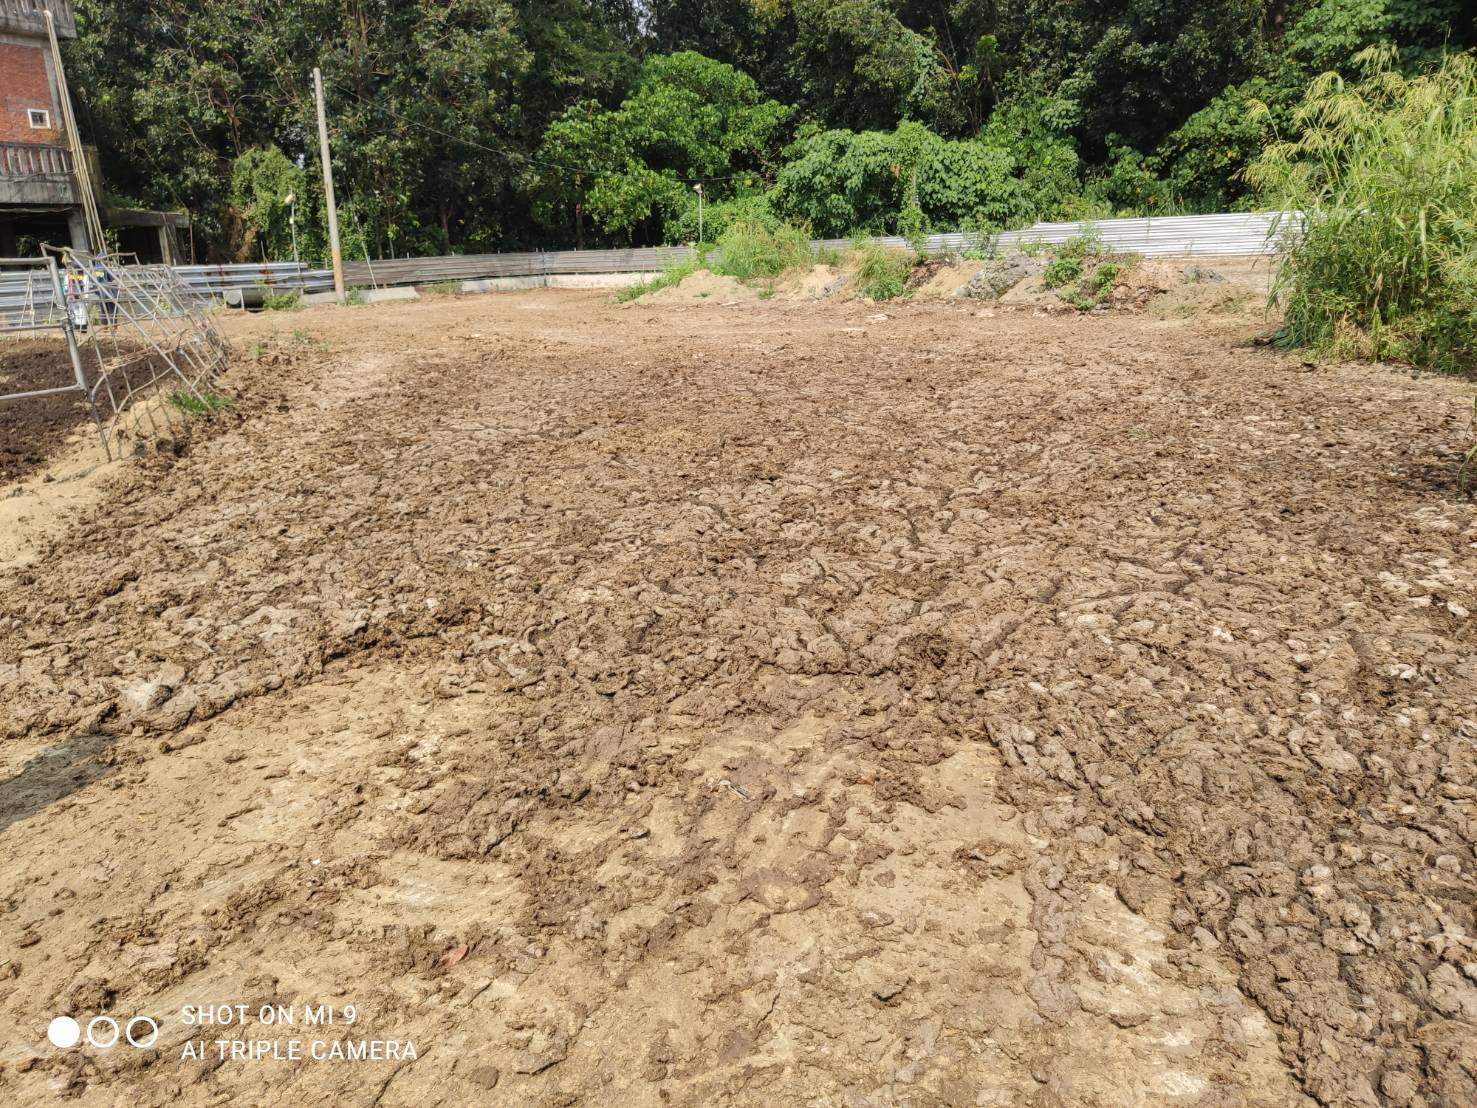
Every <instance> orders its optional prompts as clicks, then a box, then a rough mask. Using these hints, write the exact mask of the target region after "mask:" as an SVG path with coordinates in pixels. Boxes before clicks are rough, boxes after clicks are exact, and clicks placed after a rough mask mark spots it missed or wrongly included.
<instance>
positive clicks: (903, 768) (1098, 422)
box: [0, 291, 1477, 1108]
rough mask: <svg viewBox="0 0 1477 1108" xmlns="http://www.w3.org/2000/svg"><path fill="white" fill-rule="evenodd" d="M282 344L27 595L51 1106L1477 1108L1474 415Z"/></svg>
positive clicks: (594, 340)
mask: <svg viewBox="0 0 1477 1108" xmlns="http://www.w3.org/2000/svg"><path fill="white" fill-rule="evenodd" d="M230 326H231V331H232V338H233V341H234V343H235V345H236V349H237V351H238V355H239V363H238V365H237V367H236V368H235V369H233V371H232V374H231V378H230V380H229V381H228V382H227V389H228V391H231V392H233V393H234V394H235V395H236V396H237V397H238V403H237V404H236V406H235V407H233V408H232V409H231V410H230V411H228V412H226V413H223V414H221V415H217V416H213V417H210V419H209V420H208V421H207V423H206V424H205V425H204V426H203V427H202V429H201V434H200V435H198V436H197V437H196V439H195V440H194V441H193V442H192V444H191V445H190V448H189V449H188V450H187V451H186V452H185V453H184V454H183V455H182V456H180V457H177V458H176V457H173V456H169V455H165V456H158V457H151V458H149V459H148V460H146V461H144V462H139V463H132V464H130V465H129V466H125V467H114V469H112V470H111V471H110V472H112V473H113V474H114V475H113V476H111V477H109V478H107V480H108V481H109V482H110V484H108V485H107V487H106V495H105V496H103V497H101V498H100V499H98V500H97V502H96V504H95V505H94V506H92V507H79V508H76V509H75V513H76V514H75V521H76V525H75V526H74V527H73V528H72V529H71V530H70V531H69V532H68V533H66V534H65V535H64V536H63V537H62V538H60V539H59V540H57V542H56V543H55V545H54V546H52V547H51V548H50V549H47V550H45V551H42V552H40V553H41V557H40V558H39V560H37V561H36V562H35V563H34V564H32V565H30V566H28V567H24V568H14V567H13V568H11V569H9V570H0V735H3V737H4V742H3V743H0V836H3V838H0V843H3V847H4V850H3V856H0V858H3V860H0V866H3V874H0V889H3V899H0V1042H3V1046H0V1103H4V1104H7V1105H11V1104H13V1105H38V1104H51V1103H55V1102H56V1101H57V1100H58V1099H59V1098H68V1097H71V1098H75V1102H77V1103H82V1104H100V1105H161V1106H162V1105H171V1106H173V1105H183V1106H195V1105H222V1104H242V1105H245V1104H291V1103H304V1104H309V1103H324V1104H341V1105H371V1104H375V1105H383V1106H390V1105H405V1106H409V1105H472V1104H479V1105H480V1104H495V1105H509V1106H513V1105H519V1106H521V1105H540V1106H556V1105H600V1106H607V1105H608V1106H616V1105H621V1106H624V1105H638V1106H646V1105H652V1106H658V1105H691V1106H694V1108H696V1106H709V1105H766V1106H767V1105H792V1104H794V1105H827V1106H830V1105H836V1106H845V1108H869V1106H873V1108H882V1106H894V1105H896V1106H911V1108H924V1106H933V1105H948V1106H956V1105H1020V1106H1041V1108H1057V1106H1062V1108H1075V1106H1078V1105H1115V1106H1116V1105H1164V1104H1176V1105H1178V1104H1183V1105H1219V1106H1230V1105H1267V1106H1271V1105H1278V1106H1280V1105H1300V1104H1311V1103H1315V1102H1316V1103H1323V1104H1328V1105H1373V1104H1383V1105H1401V1106H1405V1105H1412V1106H1414V1105H1425V1106H1458V1105H1472V1104H1477V949H1474V936H1477V920H1474V896H1473V888H1474V884H1473V878H1474V846H1477V811H1474V796H1477V791H1474V790H1477V722H1474V721H1477V706H1474V705H1477V650H1474V647H1477V635H1474V632H1473V624H1472V619H1471V616H1470V609H1472V608H1473V607H1474V606H1477V600H1474V594H1477V589H1474V577H1477V556H1474V554H1477V509H1474V505H1473V503H1472V502H1471V501H1469V500H1467V499H1465V498H1463V497H1462V496H1461V495H1460V494H1459V492H1458V490H1457V487H1456V470H1457V448H1458V447H1459V446H1460V445H1462V444H1464V443H1465V442H1467V441H1468V437H1469V435H1470V410H1471V398H1470V397H1471V386H1470V384H1469V383H1463V382H1458V381H1453V380H1449V379H1434V378H1421V379H1416V378H1412V377H1410V376H1408V375H1403V374H1401V373H1399V372H1397V371H1394V370H1391V369H1388V368H1378V367H1361V366H1325V367H1316V368H1310V367H1306V366H1304V365H1302V364H1301V363H1300V362H1299V360H1298V358H1297V357H1295V356H1288V355H1283V354H1277V353H1273V352H1271V351H1269V350H1267V349H1262V348H1252V347H1249V346H1247V345H1245V340H1246V339H1247V338H1248V337H1249V336H1250V335H1252V334H1253V333H1254V332H1255V330H1256V329H1257V323H1256V321H1254V320H1250V319H1246V318H1231V317H1226V316H1219V317H1214V318H1205V317H1193V318H1189V319H1178V318H1166V319H1156V318H1153V317H1152V316H1149V315H1145V314H1127V313H1124V314H1119V313H1102V314H1087V315H1077V314H1069V315H1049V316H1048V315H1043V314H1040V313H1033V312H1031V311H1022V312H1014V313H1012V312H1009V311H1005V310H1003V309H997V308H988V307H982V306H981V305H980V304H979V303H978V302H935V303H912V304H902V305H899V306H897V307H892V306H889V307H885V308H883V309H880V310H879V309H878V308H877V307H875V306H871V305H868V304H865V303H860V302H846V303H841V302H837V303H831V302H828V303H824V304H806V303H787V302H782V301H778V300H775V301H758V302H752V303H746V304H741V305H737V306H721V305H719V304H716V303H712V302H709V303H700V304H692V305H685V304H642V303H641V302H637V303H635V304H633V305H630V306H626V307H616V306H614V305H612V304H611V303H610V302H609V299H608V296H607V294H602V293H576V292H563V293H560V292H549V291H542V292H532V293H527V294H509V295H496V296H484V297H477V298H468V299H450V300H447V299H442V300H431V301H424V302H421V303H416V304H405V305H384V306H378V307H375V308H372V309H332V308H326V309H313V310H309V311H305V312H301V313H295V314H289V315H268V316H261V317H257V318H253V319H249V320H247V319H238V320H236V321H234V322H233V323H232V324H231V325H230ZM237 1004H243V1005H248V1006H249V1014H248V1017H247V1020H246V1024H245V1026H244V1027H243V1026H240V1025H231V1026H225V1027H221V1026H207V1027H199V1026H192V1025H188V1024H187V1023H186V1022H185V1020H184V1018H183V1013H184V1009H185V1008H186V1006H192V1005H237ZM263 1005H279V1006H282V1008H284V1009H290V1010H291V1011H292V1012H293V1013H294V1019H295V1024H294V1025H293V1026H291V1027H287V1026H282V1025H276V1024H268V1023H263V1022H262V1021H261V1019H260V1015H261V1011H260V1010H261V1008H262V1006H263ZM320 1005H322V1006H330V1007H332V1009H333V1010H334V1011H336V1012H337V1013H338V1018H337V1020H336V1022H334V1023H333V1024H332V1025H317V1026H308V1025H305V1018H306V1015H307V1010H308V1008H309V1007H311V1008H314V1009H316V1008H317V1007H318V1006H320ZM350 1005H352V1006H353V1008H354V1021H353V1022H352V1023H349V1022H347V1012H346V1010H345V1009H346V1006H350ZM271 1010H272V1009H269V1012H270V1011H271ZM59 1014H64V1015H71V1016H74V1017H76V1018H77V1019H78V1021H79V1022H80V1023H81V1025H82V1026H83V1027H86V1026H87V1024H88V1022H89V1020H90V1019H92V1017H94V1016H98V1015H108V1016H111V1017H113V1018H115V1019H117V1020H118V1021H119V1023H120V1024H126V1022H127V1021H128V1019H130V1018H131V1017H133V1016H135V1015H148V1016H150V1017H152V1018H154V1019H155V1020H156V1021H157V1022H158V1025H159V1028H160V1034H159V1038H158V1041H157V1043H155V1045H154V1047H153V1048H152V1049H146V1050H140V1049H134V1048H132V1047H129V1046H127V1045H121V1046H119V1047H118V1048H115V1049H111V1050H99V1049H95V1048H93V1047H90V1046H87V1045H86V1044H85V1043H84V1044H83V1045H80V1046H77V1047H74V1048H72V1049H67V1050H63V1049H58V1048H55V1047H53V1046H51V1045H50V1044H48V1042H47V1038H46V1029H47V1025H48V1021H50V1020H51V1019H52V1018H53V1017H54V1016H57V1015H59ZM217 1040H219V1041H221V1042H239V1043H245V1042H247V1041H261V1042H264V1043H268V1044H270V1045H269V1047H268V1048H264V1049H266V1050H268V1051H269V1053H267V1055H266V1056H264V1057H258V1058H254V1059H253V1058H250V1057H242V1056H241V1055H242V1054H244V1053H246V1052H247V1048H246V1047H245V1046H242V1047H239V1048H236V1050H235V1056H233V1055H232V1053H231V1051H232V1049H233V1048H232V1047H230V1046H229V1045H228V1046H227V1047H225V1048H224V1049H225V1050H226V1051H227V1053H226V1056H225V1057H224V1058H221V1057H220V1056H219V1054H220V1049H221V1048H218V1047H217V1046H216V1045H215V1044H216V1042H217ZM371 1040H372V1041H377V1042H379V1041H384V1040H390V1041H393V1042H394V1043H395V1044H396V1046H395V1053H396V1055H397V1056H396V1057H393V1058H390V1057H383V1060H373V1059H365V1060H359V1061H350V1060H337V1059H334V1058H325V1059H322V1060H320V1059H315V1058H313V1057H310V1056H308V1055H309V1052H311V1051H313V1050H315V1049H317V1050H319V1051H320V1052H321V1051H322V1050H325V1049H327V1048H324V1047H323V1046H322V1044H323V1043H325V1042H330V1041H332V1042H336V1043H349V1044H353V1043H359V1042H362V1041H371ZM293 1041H298V1042H299V1043H300V1047H301V1049H302V1050H303V1052H304V1057H303V1058H302V1059H300V1060H293V1059H291V1057H290V1050H291V1046H290V1044H291V1042H293ZM197 1043H198V1044H200V1045H201V1048H202V1051H203V1054H204V1057H203V1059H196V1058H192V1057H185V1056H184V1055H185V1054H186V1052H187V1051H188V1050H190V1049H191V1047H192V1046H193V1045H194V1044H197ZM407 1043H413V1051H414V1058H410V1057H408V1056H407V1055H408V1052H407V1051H406V1044H407ZM313 1044H318V1045H317V1047H315V1046H314V1045H313ZM340 1049H341V1050H344V1051H348V1050H350V1049H352V1048H351V1047H349V1046H342V1047H341V1048H340ZM365 1049H367V1050H368V1049H374V1050H375V1051H377V1053H378V1054H379V1055H381V1056H387V1055H388V1052H389V1050H390V1048H389V1047H387V1046H380V1047H375V1048H365ZM271 1050H275V1051H276V1052H277V1053H276V1055H275V1056H274V1055H273V1054H272V1053H270V1051H271Z"/></svg>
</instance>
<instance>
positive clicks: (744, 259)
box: [713, 222, 815, 281]
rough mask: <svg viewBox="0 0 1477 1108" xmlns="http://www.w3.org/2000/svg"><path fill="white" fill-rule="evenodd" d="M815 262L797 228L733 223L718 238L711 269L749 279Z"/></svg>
mask: <svg viewBox="0 0 1477 1108" xmlns="http://www.w3.org/2000/svg"><path fill="white" fill-rule="evenodd" d="M814 264H815V256H814V255H813V254H811V252H810V237H809V236H808V235H807V234H806V233H805V232H804V231H802V230H801V229H800V228H798V227H792V226H790V225H788V224H781V225H780V226H779V227H776V228H770V227H767V226H765V225H764V224H762V223H756V222H741V223H735V224H733V225H732V226H731V227H729V228H728V230H726V231H724V232H723V234H722V235H721V236H720V237H719V239H718V256H717V259H716V261H715V263H714V266H713V268H714V270H715V272H718V273H722V274H725V275H726V276H729V277H735V278H737V279H738V280H740V281H751V280H753V279H754V278H756V277H778V276H779V275H780V274H781V273H783V272H784V271H785V270H787V269H791V268H794V267H796V266H805V267H809V266H811V265H814Z"/></svg>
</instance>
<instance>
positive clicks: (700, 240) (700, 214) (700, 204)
mask: <svg viewBox="0 0 1477 1108" xmlns="http://www.w3.org/2000/svg"><path fill="white" fill-rule="evenodd" d="M692 191H693V192H695V193H697V244H698V245H699V246H702V244H703V186H702V185H693V186H692Z"/></svg>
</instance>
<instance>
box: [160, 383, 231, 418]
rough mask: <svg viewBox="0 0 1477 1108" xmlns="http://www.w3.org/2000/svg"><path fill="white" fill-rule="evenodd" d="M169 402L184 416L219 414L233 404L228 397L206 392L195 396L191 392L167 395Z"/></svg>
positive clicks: (182, 391) (181, 390)
mask: <svg viewBox="0 0 1477 1108" xmlns="http://www.w3.org/2000/svg"><path fill="white" fill-rule="evenodd" d="M169 402H170V403H171V404H173V405H174V406H175V407H176V408H178V409H179V410H180V411H182V412H184V413H185V414H186V415H209V414H210V413H211V412H220V411H224V410H225V409H227V408H229V407H230V406H231V405H232V404H234V403H235V401H234V400H232V399H231V398H230V397H229V396H222V395H221V394H220V393H218V392H206V393H204V394H202V395H200V396H196V395H195V394H194V393H193V392H185V391H184V390H183V389H180V390H179V391H178V392H172V393H170V394H169Z"/></svg>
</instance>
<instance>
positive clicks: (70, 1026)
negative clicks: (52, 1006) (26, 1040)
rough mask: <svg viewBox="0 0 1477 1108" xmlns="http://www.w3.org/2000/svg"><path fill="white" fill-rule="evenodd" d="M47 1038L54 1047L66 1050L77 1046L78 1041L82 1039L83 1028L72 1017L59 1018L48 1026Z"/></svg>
mask: <svg viewBox="0 0 1477 1108" xmlns="http://www.w3.org/2000/svg"><path fill="white" fill-rule="evenodd" d="M46 1037H47V1038H48V1039H50V1040H51V1045H52V1046H54V1047H57V1048H58V1049H60V1050H66V1049H67V1048H68V1047H74V1046H76V1045H77V1040H79V1039H80V1038H82V1028H81V1026H80V1025H79V1024H78V1023H77V1021H76V1020H74V1019H73V1018H72V1017H71V1016H57V1017H56V1019H54V1020H52V1021H51V1022H50V1023H49V1024H47V1025H46Z"/></svg>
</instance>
